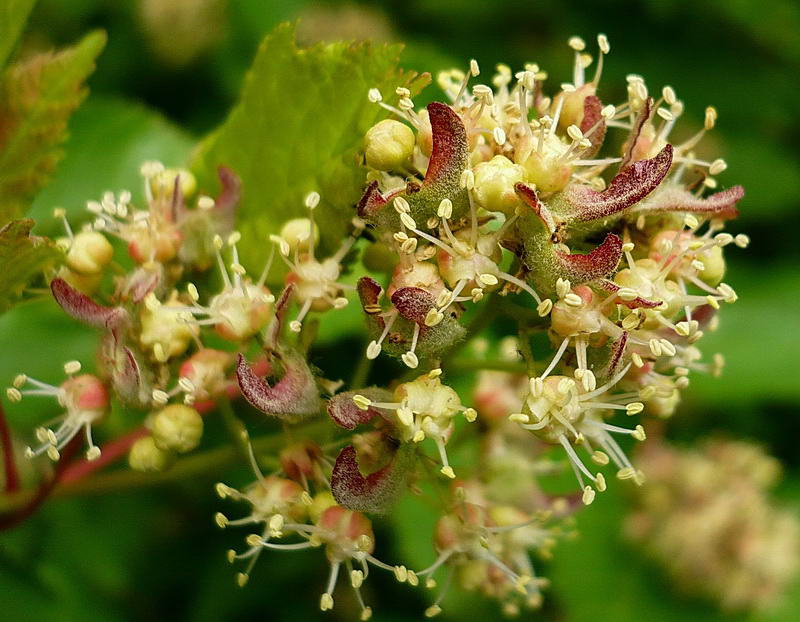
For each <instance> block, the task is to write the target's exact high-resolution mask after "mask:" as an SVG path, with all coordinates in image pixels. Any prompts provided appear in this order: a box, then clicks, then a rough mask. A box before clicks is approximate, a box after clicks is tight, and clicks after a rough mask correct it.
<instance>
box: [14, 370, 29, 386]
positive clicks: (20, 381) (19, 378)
mask: <svg viewBox="0 0 800 622" xmlns="http://www.w3.org/2000/svg"><path fill="white" fill-rule="evenodd" d="M26 382H28V376H26V375H25V374H17V375H16V376H14V381H13V382H12V383H11V384H13V385H14V386H15V387H16V388H17V389H21V388H22V387H23V386H24V385H25V383H26Z"/></svg>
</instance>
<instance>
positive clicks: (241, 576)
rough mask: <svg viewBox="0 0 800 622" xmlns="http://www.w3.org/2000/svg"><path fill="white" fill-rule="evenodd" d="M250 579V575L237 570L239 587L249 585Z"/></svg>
mask: <svg viewBox="0 0 800 622" xmlns="http://www.w3.org/2000/svg"><path fill="white" fill-rule="evenodd" d="M249 580H250V575H249V574H246V573H244V572H237V573H236V585H238V586H239V587H244V586H245V585H247V582H248V581H249Z"/></svg>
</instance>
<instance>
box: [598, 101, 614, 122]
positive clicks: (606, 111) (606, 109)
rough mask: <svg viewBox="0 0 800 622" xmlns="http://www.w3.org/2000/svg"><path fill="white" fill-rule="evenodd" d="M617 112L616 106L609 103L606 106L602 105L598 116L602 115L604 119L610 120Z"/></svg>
mask: <svg viewBox="0 0 800 622" xmlns="http://www.w3.org/2000/svg"><path fill="white" fill-rule="evenodd" d="M616 114H617V108H616V106H614V105H613V104H609V105H608V106H603V108H602V110H600V116H602V117H603V118H604V119H605V120H606V121H610V120H611V119H613V118H614V115H616Z"/></svg>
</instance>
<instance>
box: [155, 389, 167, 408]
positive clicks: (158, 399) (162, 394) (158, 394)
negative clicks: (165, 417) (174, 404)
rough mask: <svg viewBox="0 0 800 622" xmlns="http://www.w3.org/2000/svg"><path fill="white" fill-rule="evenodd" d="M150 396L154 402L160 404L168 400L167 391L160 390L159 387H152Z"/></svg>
mask: <svg viewBox="0 0 800 622" xmlns="http://www.w3.org/2000/svg"><path fill="white" fill-rule="evenodd" d="M151 397H152V398H153V401H154V402H155V403H156V404H160V405H162V406H163V405H164V404H166V403H167V402H169V393H167V392H166V391H162V390H161V389H154V390H153V392H152V394H151Z"/></svg>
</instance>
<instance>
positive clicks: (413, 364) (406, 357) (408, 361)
mask: <svg viewBox="0 0 800 622" xmlns="http://www.w3.org/2000/svg"><path fill="white" fill-rule="evenodd" d="M400 360H401V361H403V363H404V364H405V366H406V367H409V368H410V369H416V368H417V367H418V366H419V359H418V358H417V355H416V354H414V353H413V352H411V351H410V350H409V351H408V352H406V353H405V354H403V355H402V356H401V357H400Z"/></svg>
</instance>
